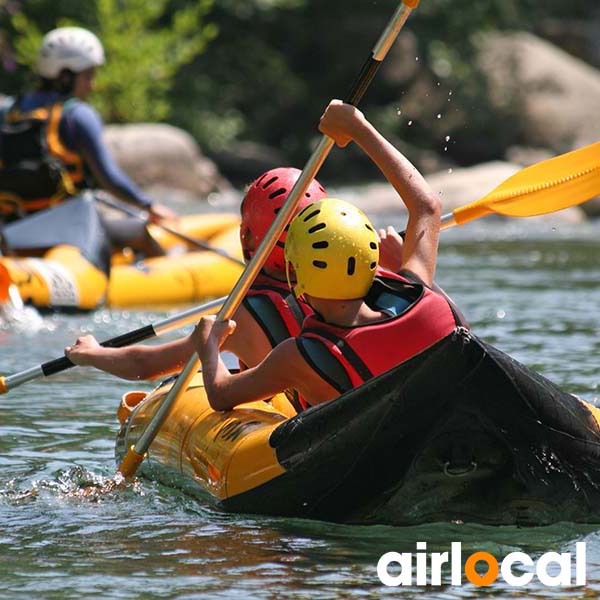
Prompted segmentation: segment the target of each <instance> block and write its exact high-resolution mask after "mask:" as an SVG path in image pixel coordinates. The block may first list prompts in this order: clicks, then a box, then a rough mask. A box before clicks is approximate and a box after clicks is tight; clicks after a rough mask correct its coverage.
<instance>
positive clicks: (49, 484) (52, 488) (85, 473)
mask: <svg viewBox="0 0 600 600" xmlns="http://www.w3.org/2000/svg"><path fill="white" fill-rule="evenodd" d="M124 491H133V492H134V493H135V494H136V495H142V496H143V495H144V493H143V491H142V485H141V483H140V481H139V480H137V479H135V480H132V481H128V480H126V479H125V478H124V477H123V476H122V475H121V474H120V473H116V474H115V475H113V476H112V477H106V476H104V475H99V474H98V473H94V472H92V471H89V470H87V469H86V468H84V467H81V466H75V467H72V468H70V469H67V470H64V471H58V472H57V474H56V477H55V479H40V480H37V481H34V482H33V483H31V484H30V487H27V488H21V487H19V485H18V483H17V481H16V480H15V479H12V480H10V481H9V482H8V483H7V484H6V486H5V487H4V488H1V489H0V505H1V504H9V505H13V506H16V505H21V504H27V503H30V502H35V501H36V500H38V499H40V498H46V499H47V498H57V499H61V500H65V499H66V500H83V501H85V502H95V503H100V502H104V501H106V500H111V499H114V498H115V497H117V496H119V495H121V494H122V493H123V492H124Z"/></svg>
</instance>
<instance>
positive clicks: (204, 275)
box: [0, 214, 242, 310]
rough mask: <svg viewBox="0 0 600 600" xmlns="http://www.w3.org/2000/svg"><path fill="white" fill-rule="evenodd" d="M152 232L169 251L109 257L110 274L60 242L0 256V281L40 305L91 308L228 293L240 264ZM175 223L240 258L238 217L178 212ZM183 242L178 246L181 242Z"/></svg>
mask: <svg viewBox="0 0 600 600" xmlns="http://www.w3.org/2000/svg"><path fill="white" fill-rule="evenodd" d="M149 228H150V232H151V234H152V236H153V237H154V238H155V239H156V240H157V241H158V242H159V243H160V244H161V246H163V248H165V249H166V250H167V251H168V252H171V254H168V255H166V256H164V257H159V258H150V259H146V260H143V261H140V262H137V263H133V262H132V256H131V255H128V254H127V253H118V254H115V255H113V257H112V266H111V269H110V278H108V279H107V277H106V275H105V273H104V272H102V271H101V270H100V269H98V268H96V267H95V266H94V265H93V264H92V263H90V262H89V261H88V260H86V259H85V258H84V257H83V256H82V253H81V252H80V250H79V249H78V248H76V247H74V246H67V245H59V246H56V247H54V248H52V249H51V250H49V251H48V252H46V253H45V254H44V255H43V256H41V257H25V258H21V257H18V258H13V257H5V256H3V257H0V286H1V287H3V288H7V287H8V286H9V285H11V284H14V285H15V286H16V287H17V288H18V290H19V293H20V295H21V298H22V299H23V301H25V302H28V303H31V304H33V305H34V306H36V307H39V308H53V309H55V308H56V309H80V310H91V309H95V308H97V307H99V306H101V305H103V304H106V305H108V306H112V307H130V306H140V307H141V306H149V305H152V306H157V305H168V304H179V303H190V302H201V301H203V300H205V299H207V298H213V297H217V296H223V295H225V294H227V293H228V292H229V291H230V290H231V288H232V287H233V285H234V284H235V282H236V281H237V279H238V277H239V275H240V273H241V270H242V267H241V265H239V264H237V263H236V262H234V261H232V260H229V259H227V258H224V257H223V256H220V255H219V254H217V253H215V252H210V251H190V248H189V247H185V244H184V243H183V242H182V241H181V239H179V238H177V237H175V236H173V235H170V234H169V233H166V232H164V231H163V230H162V229H161V228H159V227H156V226H153V225H150V226H149ZM177 228H178V230H180V231H181V232H182V233H184V234H186V235H188V236H189V237H192V238H196V239H199V240H202V241H204V242H207V243H208V244H210V245H211V246H212V247H214V248H220V249H221V250H224V251H225V252H227V253H228V254H230V255H231V256H233V257H235V258H238V259H241V258H242V253H241V247H240V243H239V217H237V216H236V215H233V214H207V215H192V216H188V217H182V218H181V219H180V220H179V222H178V223H177ZM182 244H183V247H182Z"/></svg>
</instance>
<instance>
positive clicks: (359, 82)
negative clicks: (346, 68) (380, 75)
mask: <svg viewBox="0 0 600 600" xmlns="http://www.w3.org/2000/svg"><path fill="white" fill-rule="evenodd" d="M381 63H382V61H380V60H376V59H375V58H373V55H372V54H371V56H370V57H369V58H368V59H367V60H366V61H365V64H364V65H363V67H362V69H361V71H360V73H359V75H358V77H357V78H356V81H355V82H354V84H353V85H352V88H351V89H350V91H349V92H348V94H347V95H346V97H345V98H344V102H345V103H346V104H352V106H358V104H359V102H360V101H361V100H362V97H363V96H364V95H365V92H366V91H367V88H368V87H369V85H370V84H371V81H373V78H374V77H375V75H376V74H377V71H378V70H379V67H380V66H381Z"/></svg>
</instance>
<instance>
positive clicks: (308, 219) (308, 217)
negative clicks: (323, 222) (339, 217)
mask: <svg viewBox="0 0 600 600" xmlns="http://www.w3.org/2000/svg"><path fill="white" fill-rule="evenodd" d="M320 212H321V210H320V209H317V210H313V211H312V212H311V213H310V215H306V217H304V222H305V223H306V221H310V220H311V219H314V217H316V216H317V215H318V214H319V213H320Z"/></svg>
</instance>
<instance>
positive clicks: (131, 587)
mask: <svg viewBox="0 0 600 600" xmlns="http://www.w3.org/2000/svg"><path fill="white" fill-rule="evenodd" d="M599 234H600V223H598V224H596V225H586V226H569V227H565V226H560V227H553V226H552V225H551V222H545V223H537V224H535V226H533V225H532V224H530V223H528V222H526V221H515V220H513V221H507V222H502V223H499V222H496V221H489V222H482V223H473V224H471V225H467V226H465V227H463V228H462V229H461V230H456V231H448V232H445V233H444V234H443V238H442V242H441V254H440V261H439V269H438V282H439V283H440V284H441V285H442V286H443V287H444V288H446V290H447V292H448V293H450V294H451V295H452V296H453V297H454V299H455V300H456V301H457V302H458V304H459V305H460V306H461V308H462V309H463V312H464V313H465V314H466V315H467V317H468V318H469V320H470V321H471V324H472V326H473V329H474V331H475V332H476V333H477V334H479V335H480V336H481V337H483V338H484V339H486V340H488V341H490V342H492V343H493V344H495V345H496V346H498V347H499V348H501V349H502V350H504V351H506V352H508V353H509V354H511V355H512V356H514V357H515V358H517V359H518V360H520V361H521V362H524V363H525V364H527V365H528V366H531V367H533V368H535V369H537V370H539V371H541V372H542V373H543V374H544V375H546V376H547V377H549V378H551V379H553V380H554V381H555V382H557V383H558V384H560V385H561V386H563V387H564V388H566V389H567V390H569V391H571V392H574V393H577V394H579V395H581V396H583V397H585V398H587V399H589V400H592V401H594V402H596V403H598V402H599V401H600V369H599V368H598V356H599V350H600V317H599V309H600V264H599V257H600V241H599V240H600V235H599ZM164 315H165V313H164V312H159V311H112V310H102V311H99V312H96V313H94V314H88V315H60V316H52V317H45V318H44V319H43V320H36V319H32V320H30V321H29V323H30V324H29V325H22V326H21V327H20V328H15V327H14V326H13V327H11V328H4V329H3V330H2V331H0V369H1V371H2V372H3V373H13V372H16V371H20V370H23V369H25V368H27V367H30V366H34V365H36V364H39V363H41V362H44V361H46V360H49V359H51V358H54V357H56V356H59V355H60V354H61V352H62V348H63V347H64V346H65V345H67V344H68V343H71V342H72V341H73V340H74V339H75V337H76V336H77V335H80V334H82V333H88V332H91V333H94V334H95V335H97V336H98V337H100V338H108V337H111V336H114V335H116V334H119V333H124V332H126V331H128V330H131V329H134V328H137V327H139V326H141V325H143V324H146V323H149V322H152V321H155V320H158V319H160V318H163V317H164ZM149 387H150V386H149V385H145V384H132V383H129V382H124V381H120V380H117V379H116V378H113V377H111V376H108V375H106V374H102V373H99V372H97V371H93V370H89V369H73V370H71V371H69V372H66V373H63V374H60V375H58V376H55V377H53V378H49V379H48V380H46V381H45V382H39V383H38V382H33V383H30V384H27V385H24V386H22V387H20V388H17V389H15V390H13V391H11V392H10V393H9V394H8V395H6V396H2V397H1V399H0V599H11V600H12V599H25V598H43V599H54V598H56V599H71V598H73V599H74V598H81V597H84V596H88V597H91V598H115V599H117V598H118V599H130V598H131V599H134V598H183V599H192V598H223V599H224V598H311V599H313V598H314V599H321V598H322V599H325V598H379V597H394V598H413V597H419V598H446V599H453V598H480V597H498V598H517V597H519V598H533V597H536V598H546V597H556V598H583V597H586V598H595V597H598V596H600V525H589V526H584V525H574V524H570V523H560V524H557V525H553V526H551V527H538V528H516V527H484V526H478V525H474V524H468V523H466V524H453V523H433V524H428V525H423V526H419V527H409V528H394V527H384V526H369V527H366V526H362V527H361V526H344V525H332V524H328V523H320V522H311V521H302V520H294V519H281V518H269V517H263V516H261V517H254V516H245V515H227V514H222V513H220V512H217V511H216V510H215V509H213V508H211V507H210V505H208V504H203V503H200V502H198V501H197V500H194V499H191V498H189V497H186V496H185V495H184V494H183V493H182V492H180V491H177V490H173V489H169V488H167V487H164V486H162V485H159V484H157V483H154V482H152V481H148V480H139V481H137V482H136V483H135V484H134V485H132V486H130V487H129V488H127V489H124V490H123V489H120V490H115V491H113V492H112V493H109V494H106V495H104V496H101V497H96V498H93V499H85V498H81V497H80V496H78V495H77V493H76V492H77V490H78V489H80V488H81V487H83V486H86V485H88V484H90V483H93V482H94V481H96V482H101V481H103V480H104V479H105V478H108V477H110V476H111V475H112V473H113V472H114V468H115V465H114V458H113V452H114V437H115V434H116V432H117V421H116V417H115V409H116V407H117V403H118V401H119V398H120V396H121V394H123V393H124V392H125V391H128V390H131V389H140V388H141V389H148V388H149ZM557 511H560V507H557ZM456 541H460V542H462V545H463V554H464V555H467V553H470V552H474V551H477V550H482V551H488V552H491V553H493V554H494V555H496V556H498V557H502V556H504V555H506V554H507V553H509V552H513V551H523V552H527V553H529V554H530V555H531V556H532V557H533V558H534V560H535V559H536V557H539V556H540V555H541V554H542V553H544V552H548V551H558V552H573V551H574V549H575V544H576V542H580V541H584V542H587V565H586V566H587V580H588V583H587V586H586V587H573V588H557V589H552V588H549V587H545V586H544V585H542V584H541V583H540V582H539V581H538V580H537V579H536V578H535V577H534V579H533V580H532V581H531V583H529V584H528V585H526V586H524V587H521V588H519V587H510V586H508V585H507V584H506V583H504V582H503V580H502V578H501V577H500V578H498V580H497V581H496V583H494V584H493V585H491V586H489V587H486V588H477V587H475V586H473V585H471V584H464V585H462V586H452V585H450V584H449V579H447V578H446V579H445V581H446V584H445V585H443V586H442V587H435V588H432V587H427V588H418V587H416V586H415V587H412V588H386V587H384V586H383V585H381V583H380V582H379V579H378V576H377V571H376V565H377V562H378V560H379V557H380V556H381V555H382V554H384V553H385V552H388V551H397V552H413V553H414V552H415V551H416V543H417V542H427V545H428V546H427V550H428V551H440V552H441V551H446V550H449V549H450V544H451V542H456Z"/></svg>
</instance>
